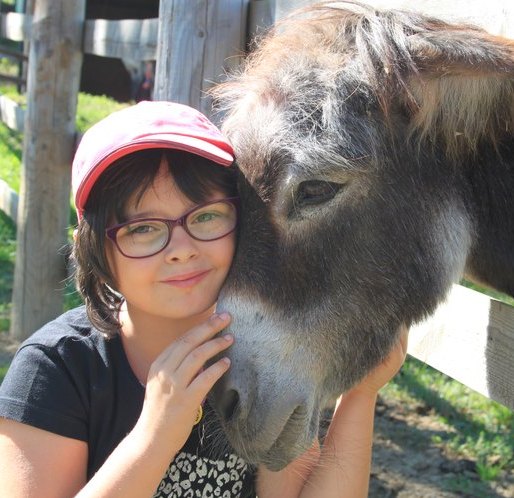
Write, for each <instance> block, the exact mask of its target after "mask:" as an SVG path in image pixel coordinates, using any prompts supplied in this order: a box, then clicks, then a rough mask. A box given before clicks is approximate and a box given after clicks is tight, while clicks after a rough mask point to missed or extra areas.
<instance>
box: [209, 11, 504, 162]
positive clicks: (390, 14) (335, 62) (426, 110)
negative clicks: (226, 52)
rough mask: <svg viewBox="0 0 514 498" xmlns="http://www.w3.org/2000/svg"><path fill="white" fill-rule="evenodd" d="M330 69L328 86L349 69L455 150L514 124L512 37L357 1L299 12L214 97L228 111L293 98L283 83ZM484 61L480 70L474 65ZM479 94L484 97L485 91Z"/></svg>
mask: <svg viewBox="0 0 514 498" xmlns="http://www.w3.org/2000/svg"><path fill="white" fill-rule="evenodd" d="M307 67H311V68H312V67H316V68H323V71H324V78H325V81H326V82H327V85H329V86H335V85H336V79H337V78H338V75H339V74H341V72H342V71H344V72H345V75H348V76H350V77H351V76H352V75H354V81H355V85H356V86H357V85H365V86H366V87H367V88H368V89H369V90H370V91H371V92H372V94H373V95H374V97H375V99H376V101H377V102H378V104H379V106H380V108H381V110H382V112H383V113H384V116H385V119H386V122H388V123H389V124H390V125H391V126H392V125H394V123H393V122H392V117H391V113H392V110H393V109H394V105H396V107H397V106H398V104H400V105H402V106H403V107H404V108H405V109H406V110H407V111H408V112H409V113H410V114H411V115H412V120H411V134H412V135H415V136H416V137H418V139H420V140H425V139H428V140H430V141H434V140H435V139H442V140H443V141H444V143H446V148H447V151H448V152H449V153H450V154H451V155H455V156H456V155H458V154H459V153H462V152H464V151H466V150H468V151H469V150H471V151H474V150H476V148H477V146H478V144H479V143H480V142H481V141H482V140H484V139H486V140H489V141H491V142H492V143H493V144H495V145H496V144H497V142H498V141H499V140H500V139H501V137H503V136H505V133H508V134H509V135H510V133H511V130H513V129H514V117H513V113H514V111H513V110H512V109H513V105H512V101H513V81H514V79H513V76H514V44H513V43H512V42H510V41H507V40H505V39H502V38H499V37H494V36H492V35H489V34H487V33H486V32H485V31H483V30H481V29H479V28H476V27H474V26H470V25H464V24H461V25H452V24H447V23H445V22H443V21H441V20H438V19H435V18H431V17H427V16H422V15H419V14H417V13H413V12H405V11H399V10H395V11H387V10H384V11H380V10H376V9H374V8H372V7H370V6H367V5H364V4H360V3H358V2H351V1H348V2H324V3H321V4H318V5H314V6H311V7H308V8H305V9H303V10H301V11H297V12H296V13H294V15H291V16H289V17H286V18H285V19H284V20H283V21H281V22H279V23H277V24H276V26H275V27H274V28H273V29H272V30H270V32H269V33H268V35H266V36H264V37H263V38H262V39H261V40H258V43H257V49H256V50H255V51H254V52H252V53H251V54H250V55H249V56H248V57H247V59H246V63H245V65H244V68H243V69H242V71H241V72H240V74H239V75H237V76H235V77H234V78H232V79H231V80H230V81H228V82H227V83H224V84H222V85H220V86H218V87H217V88H216V89H215V91H214V95H215V97H216V99H217V101H218V105H219V106H220V108H222V109H223V110H225V111H228V115H229V116H230V113H231V112H234V111H236V107H237V106H239V105H240V104H241V101H242V100H244V99H245V97H246V98H247V99H255V98H257V99H259V100H260V101H261V102H262V101H265V102H266V101H274V102H275V103H277V104H280V101H281V100H282V101H286V100H289V97H290V95H288V94H287V93H282V94H281V91H282V89H283V88H284V81H287V80H291V79H293V78H294V77H295V76H296V77H298V75H299V74H300V72H301V71H302V69H303V70H304V71H305V70H306V69H305V68H307ZM477 67H478V68H480V69H479V70H478V69H477ZM478 96H479V97H478Z"/></svg>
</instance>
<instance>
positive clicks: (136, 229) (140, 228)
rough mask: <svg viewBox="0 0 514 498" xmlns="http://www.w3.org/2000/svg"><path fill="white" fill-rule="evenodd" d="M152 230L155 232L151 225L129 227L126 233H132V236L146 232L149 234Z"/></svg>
mask: <svg viewBox="0 0 514 498" xmlns="http://www.w3.org/2000/svg"><path fill="white" fill-rule="evenodd" d="M152 230H155V228H154V227H152V226H151V225H129V226H128V227H127V232H128V233H134V234H137V233H148V232H151V231H152Z"/></svg>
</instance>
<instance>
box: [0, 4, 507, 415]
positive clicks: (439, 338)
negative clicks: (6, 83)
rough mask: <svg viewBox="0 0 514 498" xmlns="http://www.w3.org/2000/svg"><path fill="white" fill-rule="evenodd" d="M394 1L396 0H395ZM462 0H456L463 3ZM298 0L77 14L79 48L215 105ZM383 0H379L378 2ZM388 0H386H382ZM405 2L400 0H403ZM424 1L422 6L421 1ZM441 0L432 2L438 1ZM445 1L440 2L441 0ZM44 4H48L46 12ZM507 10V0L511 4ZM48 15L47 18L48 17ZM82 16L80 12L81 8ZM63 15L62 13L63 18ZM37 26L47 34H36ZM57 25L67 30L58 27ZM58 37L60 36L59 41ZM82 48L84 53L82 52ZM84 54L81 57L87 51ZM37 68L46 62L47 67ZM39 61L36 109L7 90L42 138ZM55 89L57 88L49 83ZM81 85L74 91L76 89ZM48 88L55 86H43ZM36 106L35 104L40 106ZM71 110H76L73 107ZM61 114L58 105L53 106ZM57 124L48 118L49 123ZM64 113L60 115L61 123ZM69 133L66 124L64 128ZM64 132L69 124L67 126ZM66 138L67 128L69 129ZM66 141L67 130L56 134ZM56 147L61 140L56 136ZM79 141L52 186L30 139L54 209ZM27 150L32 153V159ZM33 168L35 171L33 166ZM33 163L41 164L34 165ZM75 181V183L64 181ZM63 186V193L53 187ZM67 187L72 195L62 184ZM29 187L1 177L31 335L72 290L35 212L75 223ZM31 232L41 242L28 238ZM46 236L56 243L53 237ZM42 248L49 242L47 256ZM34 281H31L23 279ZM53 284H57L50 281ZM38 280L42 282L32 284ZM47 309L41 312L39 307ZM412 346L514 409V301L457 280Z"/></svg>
mask: <svg viewBox="0 0 514 498" xmlns="http://www.w3.org/2000/svg"><path fill="white" fill-rule="evenodd" d="M390 1H391V2H394V0H390ZM459 1H460V0H456V1H455V2H454V6H455V7H459ZM54 2H55V4H61V8H63V5H64V4H67V5H68V7H69V5H70V4H74V6H75V7H78V9H77V11H78V10H80V8H81V6H80V3H81V2H74V1H72V0H37V1H36V10H35V15H34V19H31V18H30V17H29V16H24V15H22V14H7V15H2V16H1V17H0V36H3V37H6V38H10V39H12V40H17V41H21V40H34V39H35V36H36V35H37V36H40V37H41V36H42V33H43V35H44V34H45V33H46V34H47V35H48V33H49V31H50V28H51V26H46V28H45V29H43V28H42V27H41V24H44V23H45V22H46V23H48V22H49V21H48V19H49V18H51V15H50V14H51V12H49V10H48V9H49V8H50V5H49V4H50V3H52V5H54ZM298 3H306V2H305V1H301V0H298V1H296V0H275V1H274V2H272V1H267V0H257V1H253V2H252V1H250V2H249V1H247V0H246V1H245V0H217V1H216V2H209V0H203V1H200V0H195V1H194V2H193V1H191V2H183V1H182V2H181V1H173V0H161V5H160V12H159V19H147V20H140V21H135V20H121V21H105V20H87V21H84V20H83V19H82V20H81V21H80V20H79V19H75V21H74V24H73V26H74V29H75V30H76V31H77V33H78V34H82V36H81V37H78V36H77V38H80V39H81V43H80V46H79V47H78V48H77V50H79V51H80V52H81V53H90V54H95V55H101V56H108V57H120V58H121V57H130V58H131V59H140V60H156V61H157V69H156V84H155V98H158V99H169V100H175V101H179V102H183V103H186V104H189V105H192V106H194V107H197V108H199V109H201V110H202V111H203V112H205V113H206V114H210V102H209V101H208V100H207V99H205V98H203V94H204V91H205V90H206V89H207V88H208V87H209V86H210V85H212V84H213V83H214V82H217V81H219V80H220V79H221V78H222V77H223V73H224V72H225V71H227V70H230V69H232V68H233V67H235V66H237V65H238V63H239V56H240V54H241V53H242V52H243V50H244V48H245V46H246V41H247V37H246V34H245V27H246V28H247V30H248V33H254V32H255V31H256V30H257V29H258V27H259V26H265V25H268V24H270V23H271V22H272V21H273V20H274V19H275V18H277V17H279V16H280V15H282V14H283V13H284V12H285V11H287V10H289V9H290V8H292V7H294V6H296V5H297V4H298ZM376 3H378V2H376ZM382 3H383V2H382ZM396 3H397V4H398V3H399V2H396ZM420 3H421V2H418V3H416V7H417V8H419V7H420ZM428 3H432V2H428ZM436 3H437V2H436ZM477 3H479V0H476V1H475V2H469V1H467V2H465V4H466V9H465V12H469V9H470V8H473V6H474V5H475V4H477ZM42 7H45V8H46V10H45V9H43V11H42V10H41V8H42ZM503 12H505V9H504V11H503ZM45 16H46V17H45ZM72 17H73V16H72ZM60 22H61V24H62V20H61V21H60ZM35 26H37V29H36V31H37V33H36V35H35V34H34V30H35ZM53 29H57V27H56V26H54V27H53ZM51 43H52V40H48V39H47V38H45V37H44V36H43V37H42V39H41V38H40V39H39V44H40V45H41V44H43V45H44V46H50V45H51ZM54 43H55V41H54ZM41 57H42V55H41V53H37V52H36V51H31V52H30V57H29V61H30V59H33V60H38V59H40V58H41ZM78 57H79V56H78ZM79 58H80V57H79ZM34 71H36V72H37V71H38V69H37V66H36V67H35V69H33V74H34ZM75 72H76V71H72V73H71V74H73V75H74V76H73V78H72V79H74V82H72V83H71V86H72V87H73V88H74V91H75V95H74V96H73V98H75V100H76V92H77V91H78V81H77V76H76V74H75ZM30 73H31V72H30V68H29V89H28V102H29V106H28V108H27V111H23V110H22V109H21V108H20V107H19V106H17V105H16V104H15V103H14V102H12V101H10V100H9V99H7V98H5V97H2V96H0V119H1V120H2V121H3V122H4V123H5V124H7V126H10V127H11V128H14V129H17V130H24V133H25V135H27V130H29V133H30V136H31V137H32V140H36V141H37V136H35V135H34V126H35V124H36V125H37V124H38V123H39V125H40V126H43V127H44V126H47V124H45V122H43V123H40V121H41V117H40V116H39V113H41V112H43V114H44V113H45V112H46V113H48V112H49V109H48V104H46V105H45V106H41V105H38V104H37V102H38V99H37V98H36V97H38V96H40V93H41V92H43V89H42V88H41V87H38V86H37V85H36V83H37V81H34V79H33V80H32V84H33V85H34V86H35V88H34V86H33V87H31V86H30V81H31V74H30ZM56 81H59V82H60V84H64V83H67V84H68V86H69V85H70V82H65V81H63V77H62V75H60V77H59V78H56ZM47 91H48V90H47ZM52 91H53V92H55V89H53V90H52ZM72 93H73V92H72ZM43 95H46V93H44V92H43ZM31 108H32V111H31V110H30V109H31ZM70 109H71V111H72V112H70ZM67 112H68V121H67V124H66V126H64V129H65V130H67V132H66V133H65V134H64V135H65V137H67V140H68V142H69V143H70V144H73V140H74V136H73V133H71V132H70V131H69V129H70V128H69V127H70V121H73V119H74V116H75V110H74V104H71V103H69V102H68V104H67ZM52 116H53V117H54V120H55V113H54V114H52ZM46 123H47V122H46ZM53 125H55V122H54V123H52V126H53ZM57 133H59V132H57ZM61 133H62V129H61ZM58 139H59V140H61V141H62V140H63V136H62V135H59V138H58ZM55 140H57V138H55ZM50 145H51V146H52V147H53V144H50ZM71 148H72V147H71V146H69V151H68V156H67V161H68V162H66V160H63V159H61V160H60V161H59V162H60V163H63V162H64V163H65V168H62V169H61V171H60V173H59V171H58V173H59V174H60V175H61V176H62V177H63V181H62V182H61V184H60V185H53V187H52V186H49V185H48V181H49V177H51V176H52V174H56V171H55V170H48V169H46V170H44V172H43V174H42V175H41V174H40V175H34V176H31V175H33V172H34V171H35V170H37V169H38V168H40V167H41V164H39V165H38V163H41V160H42V157H46V160H49V159H48V156H45V155H44V154H42V157H39V158H37V160H36V158H34V159H33V160H32V162H31V161H30V157H33V154H32V155H31V149H30V144H27V139H26V140H25V145H24V163H25V168H24V170H25V171H26V173H25V175H24V176H25V183H27V182H28V183H32V188H33V191H34V190H38V191H41V190H42V189H43V187H44V189H46V191H45V195H44V196H43V197H41V196H39V194H36V197H37V199H38V202H48V196H52V195H54V196H55V197H57V198H60V199H61V200H60V204H59V205H58V204H54V205H53V207H52V209H53V210H60V211H61V212H67V211H68V198H69V197H68V196H69V190H68V189H69V186H68V185H69V161H70V160H71ZM27 157H28V158H29V160H27ZM27 171H28V173H27ZM31 172H32V173H31ZM65 183H66V186H65V185H64V184H65ZM52 188H53V192H52ZM63 191H64V192H65V195H64V196H63V195H62V192H63ZM24 196H27V190H26V189H24V188H23V187H22V189H21V193H20V197H21V200H20V206H22V209H21V211H20V209H19V208H18V202H17V195H16V193H14V192H12V190H10V189H9V188H8V187H7V186H6V185H5V184H3V185H2V183H1V182H0V209H3V210H4V211H6V212H7V213H9V214H10V215H11V216H12V217H13V218H14V219H16V212H17V211H20V212H19V213H18V215H17V216H18V217H17V219H18V221H19V226H18V234H19V240H18V245H22V246H23V241H24V240H25V249H24V250H25V252H23V250H22V251H21V253H20V251H19V252H18V254H17V265H16V267H17V272H18V275H20V278H19V279H17V280H16V279H15V280H16V281H15V287H16V286H18V287H19V288H21V289H23V291H22V292H19V293H18V294H16V290H15V295H14V298H13V306H15V305H16V303H17V308H15V309H14V311H13V323H12V329H11V334H12V335H13V336H15V337H17V338H21V337H24V336H26V335H28V334H30V333H31V332H32V331H33V330H35V329H36V328H37V327H38V326H40V325H41V324H42V323H44V322H45V321H47V320H48V319H50V318H53V316H55V315H56V314H58V312H59V311H60V308H59V307H60V306H61V302H62V297H61V295H60V293H59V292H56V290H55V286H56V283H57V282H58V281H59V280H58V279H56V278H55V275H56V273H55V272H54V273H53V275H54V277H52V278H53V280H52V279H51V277H49V275H50V274H49V273H48V272H45V267H46V266H48V264H49V263H48V260H47V259H45V258H47V257H48V253H49V249H48V247H46V248H42V247H41V241H38V240H37V237H33V238H30V237H28V236H27V232H30V231H32V232H33V233H36V234H37V230H38V228H37V227H35V226H34V225H32V226H28V225H27V219H28V218H29V217H30V216H35V217H36V218H37V222H38V223H39V226H44V227H46V228H45V231H46V232H49V233H51V234H56V233H61V232H63V231H64V227H65V226H66V222H65V220H59V221H58V223H55V220H54V221H52V217H53V214H52V213H48V210H47V211H46V215H45V216H46V217H43V218H42V217H41V216H39V214H40V213H37V212H36V211H38V210H40V207H39V206H37V205H34V203H32V204H31V205H32V208H31V209H27V207H26V205H25V207H23V206H24V202H23V197H24ZM58 239H59V242H58V246H57V247H56V245H55V244H54V245H52V246H51V247H50V251H51V252H53V253H54V254H58V249H59V247H60V246H61V244H64V243H65V239H64V237H59V238H58ZM27 240H29V241H31V242H29V243H27ZM44 242H45V244H46V243H47V242H48V241H47V240H45V241H44ZM30 243H32V244H34V247H30V245H29V246H28V247H27V244H30ZM40 251H43V256H41V254H40ZM53 264H57V266H59V265H61V267H63V261H62V258H61V259H60V260H59V261H57V262H56V263H55V262H54V263H53ZM27 268H29V269H32V270H30V274H31V275H33V276H35V275H36V274H38V273H42V274H43V278H37V282H36V283H34V281H33V280H30V279H28V283H27V273H26V272H27ZM24 281H25V284H24V283H23V282H24ZM49 285H50V287H49ZM28 287H32V290H29V289H28ZM42 294H43V295H44V294H46V295H51V296H52V297H53V298H54V299H53V300H54V302H55V303H57V305H54V306H53V307H52V308H51V315H53V316H46V317H45V314H44V313H42V312H41V308H42V307H43V306H46V305H47V304H48V302H47V301H44V300H42V299H41V295H42ZM38 310H39V311H38ZM24 313H25V314H27V315H28V316H29V317H30V319H29V320H24V321H21V320H20V319H18V318H17V317H18V316H21V315H23V314H24ZM409 342H410V344H409V353H410V354H411V355H413V356H415V357H417V358H418V359H420V360H422V361H424V362H426V363H428V364H430V365H431V366H433V367H435V368H436V369H438V370H440V371H442V372H443V373H445V374H447V375H449V376H451V377H453V378H455V379H457V380H459V381H460V382H462V383H464V384H466V385H468V386H469V387H471V388H473V389H475V390H476V391H478V392H480V393H482V394H483V395H485V396H488V397H490V398H492V399H494V400H496V401H499V402H501V403H503V404H504V405H506V406H508V407H510V408H513V409H514V361H513V358H514V308H513V307H511V306H509V305H507V304H504V303H501V302H499V301H496V300H494V299H490V298H489V297H487V296H485V295H483V294H480V293H478V292H475V291H472V290H470V289H466V288H464V287H461V286H459V285H456V286H455V287H454V289H453V292H452V293H451V294H450V296H449V298H448V300H447V302H445V303H443V304H442V305H441V306H440V307H439V308H438V310H437V312H436V313H435V314H434V315H433V317H432V318H430V319H429V320H427V321H426V322H423V323H421V324H419V325H417V326H415V327H413V328H412V330H411V334H410V339H409Z"/></svg>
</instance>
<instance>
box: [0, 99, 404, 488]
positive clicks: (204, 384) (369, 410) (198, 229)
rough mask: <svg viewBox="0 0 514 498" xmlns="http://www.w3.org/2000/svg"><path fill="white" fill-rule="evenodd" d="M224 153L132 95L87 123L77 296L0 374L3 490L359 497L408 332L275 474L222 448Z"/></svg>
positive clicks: (81, 151) (227, 205)
mask: <svg viewBox="0 0 514 498" xmlns="http://www.w3.org/2000/svg"><path fill="white" fill-rule="evenodd" d="M232 163H233V153H232V149H231V147H230V144H229V143H228V142H227V141H226V140H225V139H224V138H223V136H222V135H221V134H220V133H219V131H218V130H217V128H216V127H215V126H214V125H213V124H212V123H210V122H209V121H208V120H207V119H206V118H205V117H204V116H203V115H202V114H200V113H199V112H197V111H195V110H194V109H191V108H189V107H186V106H183V105H179V104H173V103H168V102H141V103H139V104H137V105H135V106H132V107H130V108H127V109H124V110H122V111H119V112H117V113H114V114H112V115H111V116H109V117H107V118H106V119H104V120H103V121H101V122H99V123H98V124H96V125H95V126H93V127H92V128H91V129H90V130H89V131H88V132H87V133H86V134H85V135H84V137H83V139H82V141H81V143H80V146H79V148H78V150H77V154H76V156H75V160H74V163H73V189H74V194H75V204H76V207H77V213H78V217H79V224H78V229H77V232H76V238H75V247H74V259H75V262H76V266H77V270H76V279H77V284H78V288H79V291H80V293H81V294H82V296H83V298H84V301H85V306H81V307H79V308H76V309H74V310H71V311H69V312H67V313H64V314H63V315H62V316H60V317H59V318H57V319H56V320H54V321H52V322H50V323H48V324H47V325H46V326H44V327H43V328H42V329H40V330H39V331H37V332H36V333H35V334H34V335H33V336H32V337H30V338H29V339H28V340H27V341H26V342H25V343H24V344H22V345H21V347H20V349H19V350H18V352H17V354H16V356H15V358H14V360H13V362H12V365H11V367H10V369H9V371H8V373H7V376H6V378H5V380H4V382H3V384H2V386H1V388H0V496H5V497H10V498H17V497H23V498H29V497H36V496H37V497H70V496H75V495H76V496H79V497H82V498H85V497H95V498H100V497H110V498H115V497H123V498H129V497H137V498H141V497H152V496H154V497H182V496H184V497H207V496H220V497H221V496H222V497H227V498H228V497H230V498H231V497H247V496H248V497H249V496H256V493H257V494H258V495H259V497H260V498H267V497H272V496H277V497H280V498H285V497H288V496H313V497H317V498H320V497H330V498H331V497H336V496H348V497H352V498H356V497H359V496H363V497H364V496H367V488H368V480H369V466H370V458H371V457H370V453H371V440H372V431H373V413H374V406H375V400H376V395H377V391H378V390H379V389H380V387H381V386H382V385H383V384H385V383H386V382H387V381H388V380H389V379H390V378H391V377H392V376H393V375H394V373H396V371H397V370H398V368H399V367H400V365H401V363H402V362H403V360H404V357H405V334H404V335H403V340H402V341H401V342H400V343H399V344H398V346H397V348H396V349H395V350H394V351H393V353H392V354H391V356H390V357H389V358H388V359H387V360H386V361H385V362H384V364H382V365H381V366H379V367H378V368H377V369H376V370H375V371H374V372H372V374H370V376H368V378H366V379H365V380H364V381H363V382H362V383H361V384H360V385H359V386H357V387H356V388H354V389H353V390H352V391H351V392H350V393H348V394H347V395H345V397H344V398H343V399H342V401H341V402H340V404H339V406H338V408H337V409H336V412H335V414H334V417H333V420H332V423H331V426H330V428H329V432H328V434H327V436H326V439H325V442H324V445H323V448H322V449H321V450H320V449H319V446H318V445H317V444H315V445H314V446H313V447H312V448H311V449H310V450H309V451H308V452H307V453H306V454H305V455H304V456H303V457H301V458H299V459H298V460H297V461H295V462H292V463H291V464H290V465H289V466H288V467H286V468H285V469H284V470H283V471H280V472H270V471H268V470H266V469H264V468H258V469H255V468H253V467H251V466H250V465H248V464H247V463H246V462H245V461H243V460H242V459H241V458H239V457H238V456H237V455H235V454H233V453H231V451H230V450H229V451H226V452H225V451H224V450H223V452H222V451H221V450H220V448H223V449H225V448H227V447H229V446H228V444H227V442H226V441H224V440H220V438H223V435H222V433H221V432H220V429H219V426H218V425H217V421H216V417H215V415H214V414H213V413H212V411H211V409H210V408H209V406H208V403H207V402H206V401H205V399H206V396H207V393H208V392H209V391H210V389H211V388H212V386H213V385H214V384H215V382H216V381H217V380H218V379H219V378H220V377H221V376H222V375H223V374H224V373H225V372H226V371H227V369H228V368H230V365H229V362H228V360H227V359H226V358H223V354H222V353H223V351H224V350H226V349H227V348H229V347H230V345H231V344H232V343H233V341H234V340H237V338H236V339H234V338H233V337H231V336H230V335H224V336H220V335H219V334H218V333H219V332H220V331H221V330H222V329H223V328H224V327H226V326H227V325H228V323H229V321H230V317H229V316H228V315H227V314H225V313H222V314H217V313H215V311H214V308H215V303H216V298H217V295H218V292H219V290H220V288H221V286H222V284H223V282H224V280H225V277H226V275H227V272H228V270H229V268H230V265H231V262H232V257H233V254H234V251H235V247H236V225H237V211H238V202H237V197H236V195H237V193H236V182H235V175H236V173H235V169H234V166H233V165H232ZM214 357H218V358H219V357H222V358H221V359H219V360H218V361H214V360H213V358H214ZM210 360H212V361H210Z"/></svg>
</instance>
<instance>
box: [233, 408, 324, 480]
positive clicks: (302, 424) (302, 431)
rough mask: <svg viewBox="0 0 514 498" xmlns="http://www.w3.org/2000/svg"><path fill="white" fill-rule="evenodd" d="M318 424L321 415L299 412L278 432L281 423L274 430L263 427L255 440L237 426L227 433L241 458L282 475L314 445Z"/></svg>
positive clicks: (295, 412) (294, 413) (274, 426)
mask: <svg viewBox="0 0 514 498" xmlns="http://www.w3.org/2000/svg"><path fill="white" fill-rule="evenodd" d="M313 418H315V420H312V419H313ZM318 421H319V414H315V415H313V414H309V413H307V411H306V410H302V409H297V410H295V411H294V412H293V414H292V415H291V416H290V417H289V419H287V421H286V422H285V424H283V425H282V426H281V427H280V428H279V429H278V430H277V425H278V424H277V423H274V424H273V427H271V426H269V427H263V428H261V430H260V433H259V434H256V435H254V436H253V437H249V436H248V435H244V433H243V432H242V431H240V430H238V427H237V424H235V425H233V424H230V425H229V426H228V427H226V428H225V431H226V434H227V437H228V439H229V441H230V443H231V444H232V446H233V448H234V450H235V451H236V452H237V453H238V454H239V456H241V458H243V459H244V460H246V461H247V462H248V463H250V464H252V465H264V466H265V467H267V468H268V469H269V470H271V471H274V472H278V471H279V470H282V469H283V468H284V467H286V466H287V465H288V464H289V463H291V462H292V461H293V460H295V459H296V458H298V457H299V456H300V455H302V454H303V453H304V452H305V451H307V450H308V449H309V448H310V447H311V446H312V443H313V441H314V439H315V438H316V437H317V435H318V431H317V429H318V425H319V423H318ZM263 442H266V443H265V445H263Z"/></svg>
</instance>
